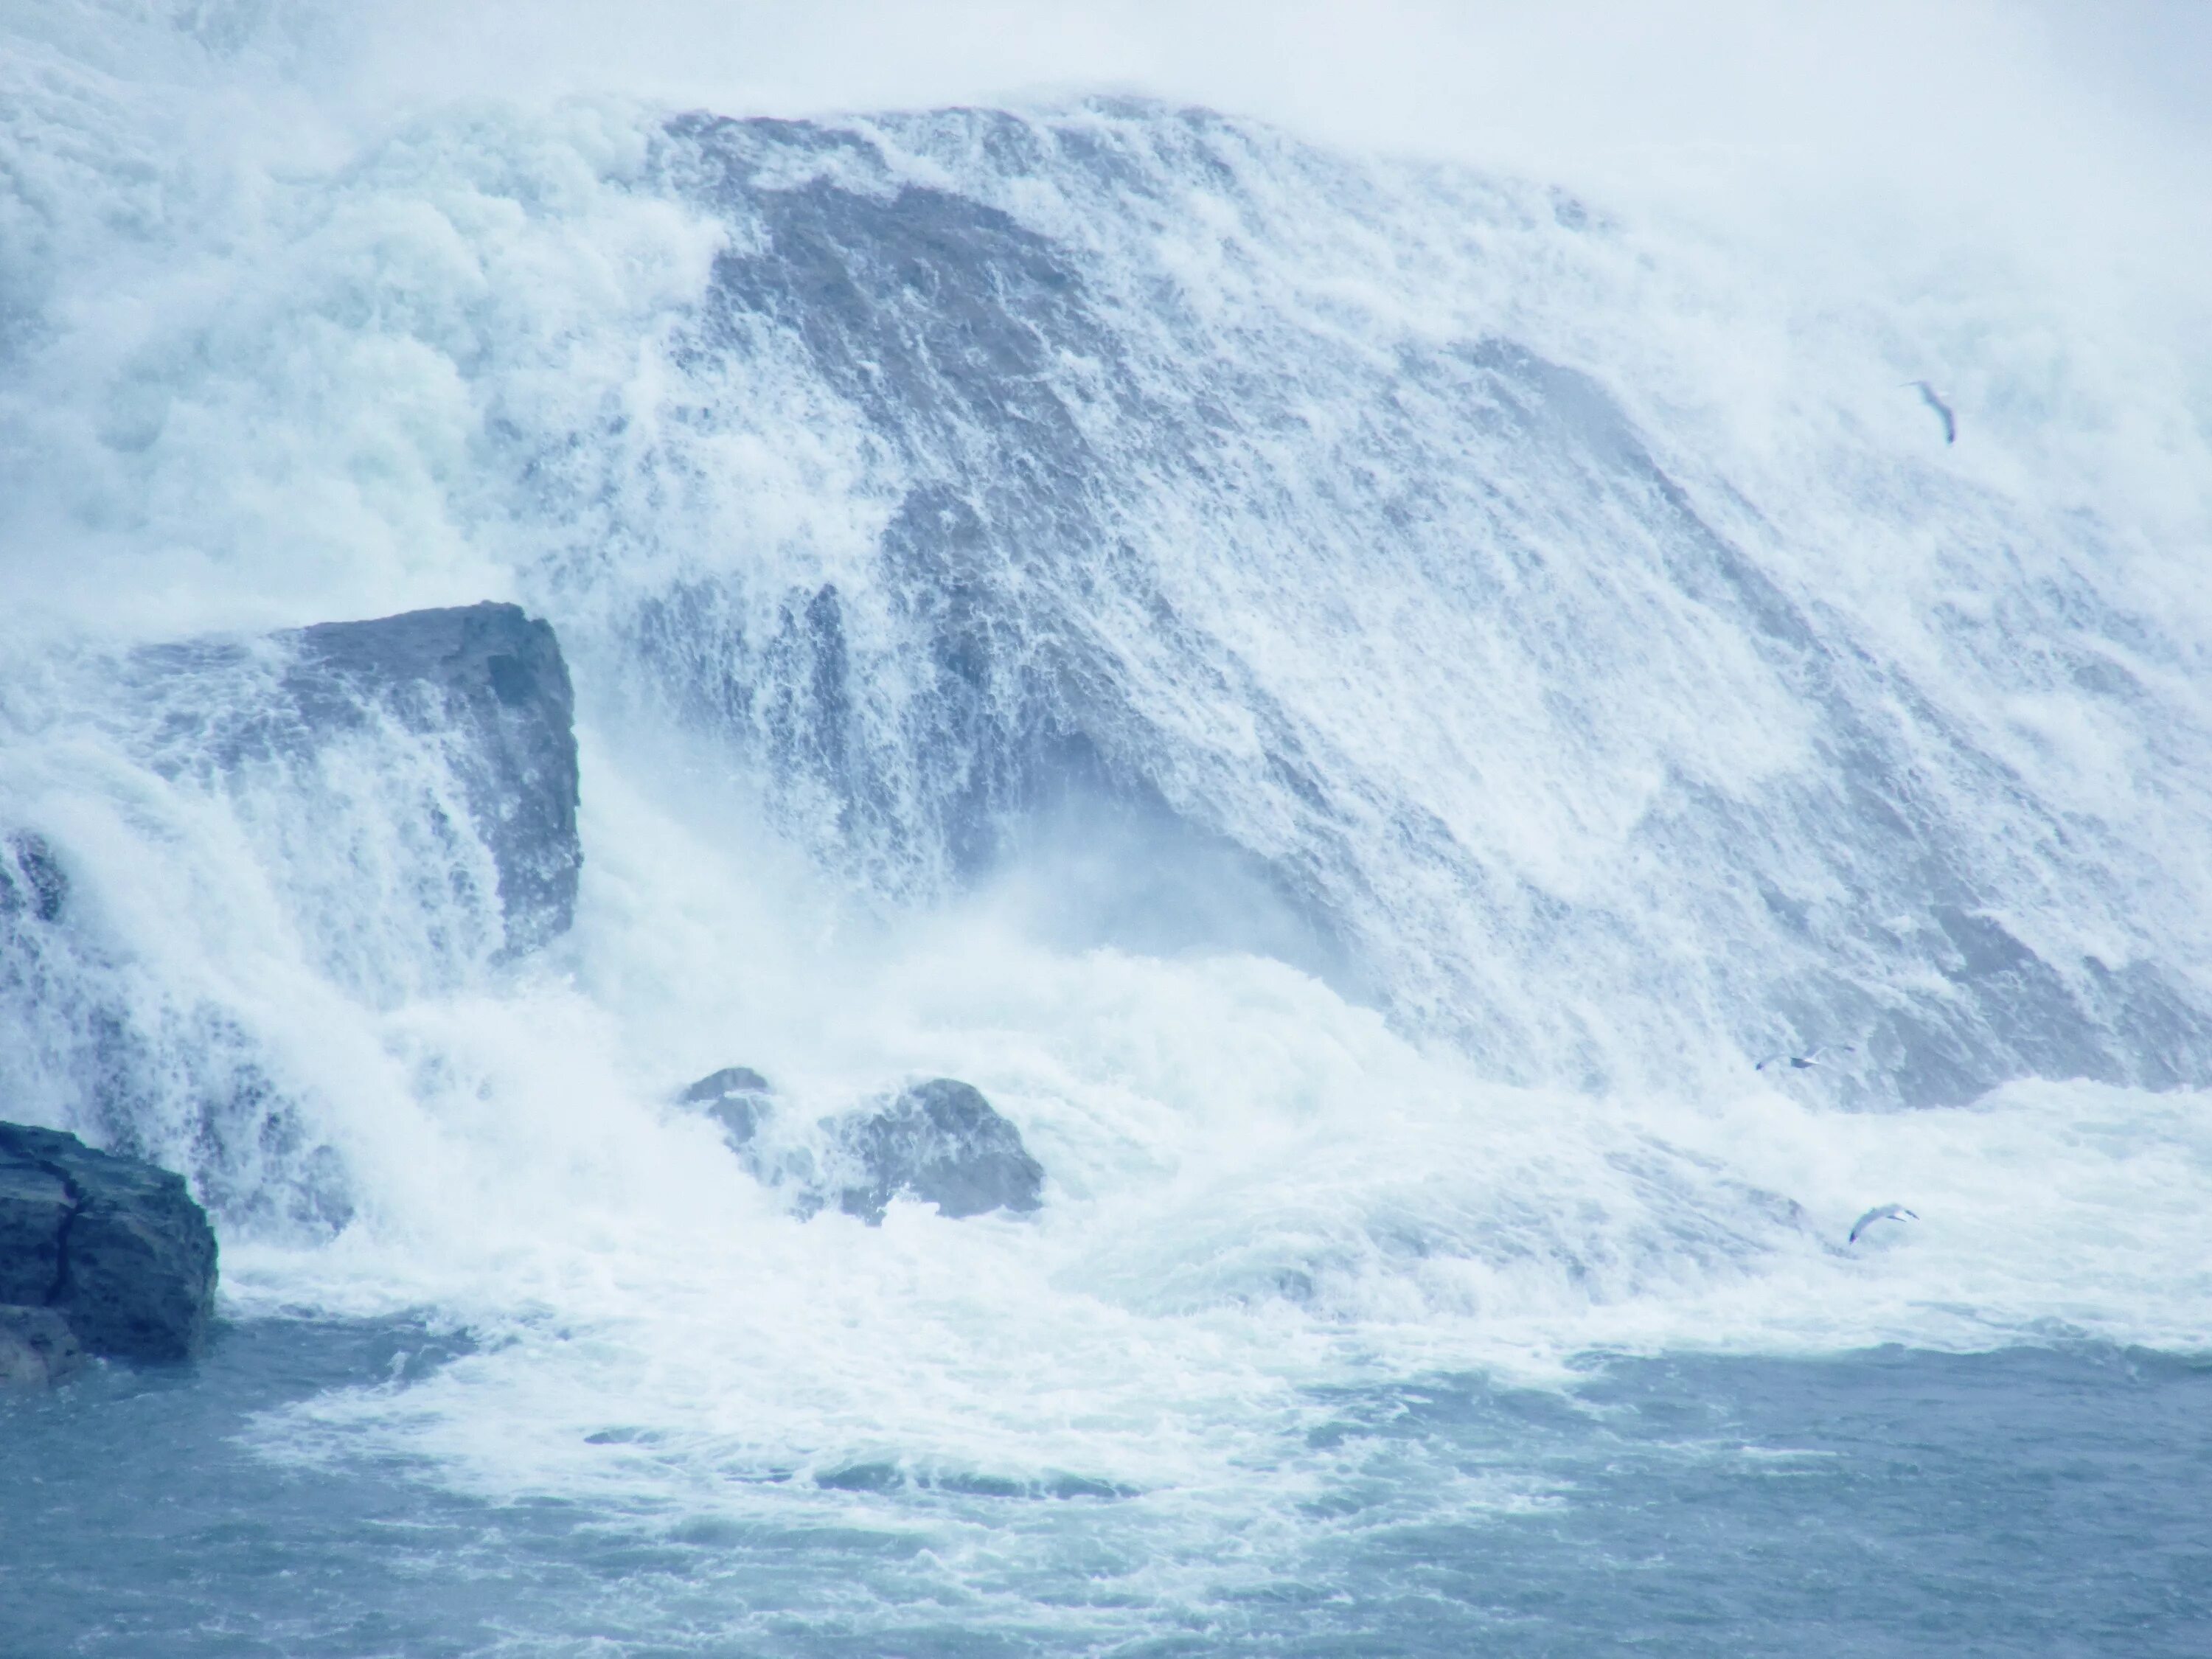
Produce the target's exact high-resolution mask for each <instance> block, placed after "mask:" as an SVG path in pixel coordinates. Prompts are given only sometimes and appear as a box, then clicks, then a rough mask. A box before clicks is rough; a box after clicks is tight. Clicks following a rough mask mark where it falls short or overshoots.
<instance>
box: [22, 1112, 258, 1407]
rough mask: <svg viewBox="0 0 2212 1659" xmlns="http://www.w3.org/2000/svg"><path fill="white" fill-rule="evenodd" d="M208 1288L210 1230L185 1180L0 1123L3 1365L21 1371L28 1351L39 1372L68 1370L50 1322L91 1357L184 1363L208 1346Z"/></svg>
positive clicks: (66, 1139) (212, 1262) (211, 1292)
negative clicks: (58, 1325)
mask: <svg viewBox="0 0 2212 1659" xmlns="http://www.w3.org/2000/svg"><path fill="white" fill-rule="evenodd" d="M215 1285H216V1241H215V1233H214V1231H213V1229H211V1228H210V1226H209V1225H208V1218H207V1215H206V1212H204V1211H203V1210H202V1209H201V1208H200V1206H198V1205H197V1204H196V1203H194V1202H193V1201H192V1197H191V1194H190V1193H189V1192H187V1191H186V1190H185V1182H184V1177H183V1176H179V1175H175V1174H173V1173H171V1172H170V1171H169V1170H161V1169H157V1168H155V1166H154V1165H153V1164H148V1163H146V1162H144V1161H143V1160H142V1159H139V1158H124V1157H120V1156H118V1155H117V1154H115V1153H113V1152H100V1151H99V1150H97V1149H96V1148H94V1147H91V1146H86V1145H85V1144H84V1142H82V1140H79V1139H77V1138H76V1136H75V1135H73V1134H69V1133H64V1132H63V1131H62V1130H59V1129H42V1128H35V1127H31V1126H29V1125H27V1124H21V1123H0V1309H4V1310H11V1311H9V1312H8V1314H7V1318H6V1322H5V1323H4V1324H0V1331H4V1333H5V1334H4V1339H0V1342H4V1346H0V1368H6V1367H10V1366H12V1367H14V1368H15V1369H17V1370H26V1369H27V1361H25V1360H24V1359H23V1358H22V1356H23V1355H25V1354H27V1353H28V1354H32V1355H33V1356H34V1357H36V1358H38V1360H39V1363H40V1365H41V1366H42V1367H43V1368H44V1374H46V1375H54V1374H58V1372H57V1370H56V1367H57V1366H59V1367H60V1368H61V1369H63V1370H66V1369H67V1366H68V1364H69V1363H70V1360H69V1354H70V1346H69V1344H67V1343H60V1342H58V1340H57V1339H55V1338H54V1336H53V1320H54V1319H58V1320H60V1321H61V1322H63V1324H64V1326H65V1327H66V1328H67V1333H68V1334H69V1336H70V1337H71V1338H72V1339H73V1340H74V1342H75V1343H76V1344H77V1345H81V1346H82V1348H83V1349H84V1351H85V1352H89V1353H94V1354H102V1355H107V1356H111V1357H112V1358H118V1359H137V1360H165V1359H188V1358H191V1357H192V1356H193V1355H195V1354H197V1352H199V1351H200V1349H201V1348H202V1346H204V1344H205V1342H206V1340H207V1332H208V1324H209V1322H210V1319H212V1318H213V1316H214V1312H215ZM21 1310H28V1311H27V1312H26V1311H21ZM41 1315H44V1316H52V1317H40V1316H41Z"/></svg>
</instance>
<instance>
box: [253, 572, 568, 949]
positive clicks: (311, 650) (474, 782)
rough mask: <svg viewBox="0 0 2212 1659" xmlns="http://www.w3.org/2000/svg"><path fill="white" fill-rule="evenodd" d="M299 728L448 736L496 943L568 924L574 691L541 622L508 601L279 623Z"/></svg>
mask: <svg viewBox="0 0 2212 1659" xmlns="http://www.w3.org/2000/svg"><path fill="white" fill-rule="evenodd" d="M279 638H280V639H281V640H282V641H285V642H287V643H289V644H290V645H291V646H292V647H294V649H295V656H294V659H293V661H292V663H291V665H290V666H289V668H288V669H287V670H286V671H285V673H284V677H283V689H284V690H285V691H286V692H287V693H288V694H289V696H290V697H291V698H292V699H293V701H294V702H295V705H296V708H297V710H298V712H299V714H300V715H301V718H302V720H304V722H305V724H306V726H307V728H308V730H309V732H311V733H312V732H328V731H352V730H357V729H359V728H361V727H362V726H365V725H366V724H367V723H368V722H369V721H370V720H374V719H377V718H380V717H390V718H393V719H396V720H398V721H399V723H400V724H402V725H403V726H406V727H408V728H409V729H410V730H411V731H414V732H422V733H435V734H438V735H440V736H441V737H445V738H448V739H449V747H450V752H453V754H455V755H456V756H458V757H459V760H458V763H457V764H458V766H459V771H460V775H461V779H462V782H463V786H464V787H465V790H466V793H467V796H468V805H469V815H470V817H471V818H472V819H473V820H474V822H475V824H476V828H477V834H478V835H480V836H483V841H484V844H485V846H486V847H487V848H489V850H490V852H491V854H492V858H493V860H494V861H495V863H496V864H497V866H498V868H499V899H500V908H501V912H502V914H503V915H504V917H505V921H506V930H507V951H508V953H509V954H516V953H520V952H522V951H530V950H534V949H536V948H537V947H538V945H543V944H544V943H545V942H546V941H547V940H548V939H553V938H555V937H556V936H557V935H558V934H561V933H565V932H567V931H568V924H569V922H570V921H572V920H573V919H574V915H575V910H576V883H577V878H578V876H579V874H580V871H581V870H582V867H583V862H584V853H583V844H582V842H580V840H579V839H578V838H577V835H576V805H577V798H578V793H577V792H578V783H577V771H576V737H575V729H574V717H575V699H574V694H573V692H572V691H571V690H570V687H569V684H568V663H567V661H566V660H565V659H563V658H562V654H561V646H560V642H559V641H557V640H556V638H555V637H554V634H553V629H552V628H551V627H550V625H549V624H548V623H544V622H541V621H539V620H538V619H537V618H536V617H529V616H526V615H525V614H524V613H523V611H521V610H520V608H519V607H517V606H515V605H491V604H485V605H464V606H459V607H457V608H453V609H448V610H439V611H405V612H403V613H402V614H400V615H398V616H396V617H379V618H377V619H376V620H374V621H371V622H336V623H317V624H316V625H315V626H313V627H312V628H303V629H299V630H297V631H296V632H294V633H291V634H287V635H279Z"/></svg>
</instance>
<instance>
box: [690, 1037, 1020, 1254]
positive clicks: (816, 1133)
mask: <svg viewBox="0 0 2212 1659" xmlns="http://www.w3.org/2000/svg"><path fill="white" fill-rule="evenodd" d="M678 1100H679V1102H680V1103H682V1104H684V1105H686V1106H689V1107H691V1108H693V1109H696V1110H698V1111H701V1112H703V1113H704V1114H705V1115H708V1116H709V1117H711V1118H713V1119H714V1121H715V1122H716V1123H717V1124H718V1125H720V1128H721V1131H722V1138H723V1139H724V1140H726V1142H728V1144H729V1146H730V1149H731V1150H732V1152H736V1153H737V1155H738V1160H739V1161H740V1162H741V1163H743V1164H744V1166H745V1169H746V1170H747V1171H748V1172H749V1173H750V1175H751V1176H753V1177H754V1178H755V1179H756V1180H757V1181H759V1182H763V1184H764V1185H767V1186H770V1187H778V1188H787V1189H791V1190H793V1192H794V1193H795V1194H796V1201H795V1204H794V1207H795V1208H796V1209H797V1210H798V1211H799V1213H800V1214H801V1215H803V1216H805V1215H812V1214H814V1213H815V1212H817V1211H820V1210H823V1209H826V1208H828V1207H829V1206H831V1205H835V1206H836V1207H837V1208H838V1209H840V1210H842V1211H843V1212H845V1213H846V1214H848V1215H856V1216H859V1217H860V1218H862V1219H863V1220H865V1221H866V1222H867V1223H868V1224H869V1225H871V1226H875V1225H880V1224H881V1223H882V1221H883V1218H884V1211H885V1210H886V1208H887V1207H888V1206H890V1201H891V1200H893V1199H894V1198H899V1197H908V1198H913V1199H917V1200H920V1201H921V1202H922V1203H925V1204H933V1205H935V1206H937V1209H938V1212H939V1214H941V1215H946V1216H951V1217H955V1218H959V1217H964V1216H972V1215H981V1214H984V1213H985V1212H988V1211H991V1210H1011V1211H1014V1212H1020V1213H1026V1212H1030V1211H1032V1210H1035V1209H1036V1208H1038V1207H1039V1206H1041V1205H1042V1203H1043V1201H1044V1200H1043V1189H1044V1166H1043V1165H1042V1164H1039V1163H1038V1162H1037V1161H1036V1159H1035V1158H1032V1157H1030V1153H1029V1149H1028V1148H1027V1147H1026V1146H1024V1145H1023V1144H1022V1135H1021V1131H1020V1130H1018V1129H1017V1128H1016V1127H1014V1126H1013V1125H1012V1123H1010V1122H1008V1121H1006V1118H1005V1117H1004V1116H1003V1115H1000V1112H999V1111H998V1110H997V1109H995V1108H994V1107H993V1106H992V1104H991V1103H990V1102H989V1101H988V1100H987V1099H986V1098H984V1097H983V1094H982V1091H981V1090H979V1089H977V1088H975V1086H974V1085H972V1084H967V1083H963V1082H960V1081H959V1080H958V1079H954V1078H946V1077H940V1078H931V1079H927V1081H924V1082H921V1083H915V1084H911V1085H908V1086H907V1087H906V1088H904V1089H902V1090H901V1091H899V1092H898V1093H897V1094H896V1096H894V1097H892V1098H891V1099H890V1101H888V1102H886V1103H878V1104H873V1105H870V1106H863V1107H860V1108H857V1109H854V1110H852V1111H849V1112H844V1113H841V1114H839V1115H836V1116H835V1117H826V1118H823V1119H821V1120H819V1121H817V1123H816V1124H815V1125H814V1126H813V1133H812V1134H811V1136H810V1137H806V1138H805V1139H798V1138H794V1137H793V1135H792V1134H791V1133H789V1132H790V1129H791V1127H792V1126H790V1125H789V1124H788V1123H787V1122H785V1121H781V1117H780V1114H779V1110H778V1106H777V1101H776V1096H775V1090H774V1089H773V1088H772V1087H771V1086H770V1085H769V1082H768V1079H765V1078H763V1076H762V1075H761V1074H760V1073H758V1072H756V1071H753V1070H751V1069H750V1067H747V1066H729V1067H726V1068H725V1069H724V1070H722V1071H719V1072H715V1073H712V1074H711V1075H709V1076H707V1077H703V1078H702V1079H699V1081H698V1082H696V1083H695V1084H693V1085H690V1087H689V1088H688V1089H686V1090H684V1091H683V1093H682V1094H681V1095H680V1096H679V1097H678Z"/></svg>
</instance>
